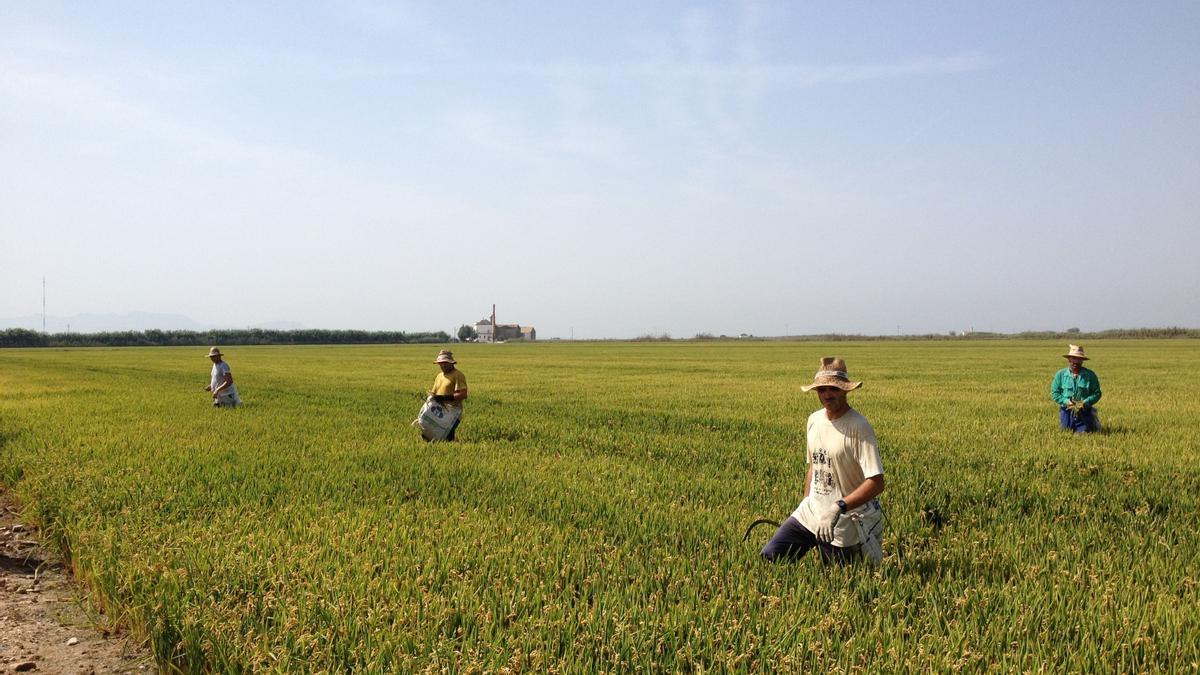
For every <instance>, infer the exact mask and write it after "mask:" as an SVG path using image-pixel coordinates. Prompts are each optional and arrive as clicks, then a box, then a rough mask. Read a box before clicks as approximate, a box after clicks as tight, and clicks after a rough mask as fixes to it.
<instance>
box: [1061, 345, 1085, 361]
mask: <svg viewBox="0 0 1200 675" xmlns="http://www.w3.org/2000/svg"><path fill="white" fill-rule="evenodd" d="M1072 356H1074V357H1076V358H1080V359H1083V360H1084V361H1087V360H1088V357H1086V356H1084V355H1083V347H1080V346H1079V345H1067V353H1066V354H1063V357H1064V358H1068V359H1069V358H1071V357H1072Z"/></svg>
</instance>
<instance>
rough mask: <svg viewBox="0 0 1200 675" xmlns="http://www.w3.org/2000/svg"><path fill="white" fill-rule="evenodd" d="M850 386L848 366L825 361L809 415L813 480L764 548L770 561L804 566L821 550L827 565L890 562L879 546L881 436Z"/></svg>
mask: <svg viewBox="0 0 1200 675" xmlns="http://www.w3.org/2000/svg"><path fill="white" fill-rule="evenodd" d="M861 386H862V382H851V381H850V376H849V375H848V374H847V372H846V362H845V361H843V360H842V359H840V358H837V357H825V358H823V359H821V369H820V370H818V371H817V374H816V376H815V377H814V378H813V382H812V384H810V385H808V386H804V387H800V389H801V391H812V390H816V392H817V400H818V401H820V403H821V409H820V410H817V411H816V412H814V413H813V414H811V415H809V416H808V452H807V455H806V459H807V463H808V473H807V475H806V476H805V479H804V499H803V500H802V501H801V502H800V505H799V506H797V507H796V510H795V511H793V512H792V515H791V516H789V517H788V519H787V520H785V521H783V524H782V525H780V526H779V529H778V530H777V531H776V532H775V536H773V537H771V541H769V542H767V545H766V546H764V547H763V549H762V556H763V557H764V558H766V559H767V560H769V561H771V562H775V561H776V560H787V561H794V560H798V559H799V558H800V557H801V556H803V555H804V554H805V553H808V551H809V549H811V548H813V547H814V546H815V547H817V549H818V550H819V551H820V553H821V562H822V563H825V564H830V563H834V562H836V563H838V564H845V563H849V562H852V561H854V560H855V559H857V558H860V557H861V556H863V555H866V557H867V558H868V559H870V560H871V561H872V562H874V563H879V562H880V561H882V559H883V549H882V547H881V546H880V535H881V534H882V529H883V525H882V520H883V511H882V509H881V508H880V506H879V500H878V499H876V497H878V496H879V494H880V493H881V492H883V460H882V459H881V458H880V456H879V445H878V443H876V441H875V430H874V429H872V428H871V424H870V422H868V421H867V418H865V417H863V416H862V414H861V413H859V412H858V411H857V410H855V409H853V408H851V407H850V404H849V403H848V402H847V400H846V395H847V393H848V392H850V391H853V390H855V389H857V388H859V387H861Z"/></svg>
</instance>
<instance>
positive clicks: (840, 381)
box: [800, 356, 862, 391]
mask: <svg viewBox="0 0 1200 675" xmlns="http://www.w3.org/2000/svg"><path fill="white" fill-rule="evenodd" d="M861 386H862V382H851V381H850V376H849V375H847V374H846V362H845V361H843V360H842V359H841V358H840V357H837V356H826V357H824V358H822V359H821V369H820V370H818V371H817V374H816V375H814V376H813V383H812V384H810V385H808V386H807V387H803V386H802V387H800V391H811V390H813V389H816V388H817V387H837V388H838V389H841V390H842V391H853V390H855V389H858V388H859V387H861Z"/></svg>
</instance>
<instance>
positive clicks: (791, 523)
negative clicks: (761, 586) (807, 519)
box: [762, 516, 862, 565]
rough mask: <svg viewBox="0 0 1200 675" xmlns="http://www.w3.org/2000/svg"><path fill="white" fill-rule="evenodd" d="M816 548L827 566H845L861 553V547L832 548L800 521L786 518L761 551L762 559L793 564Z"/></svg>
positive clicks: (831, 545) (789, 517) (832, 546)
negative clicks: (835, 564)
mask: <svg viewBox="0 0 1200 675" xmlns="http://www.w3.org/2000/svg"><path fill="white" fill-rule="evenodd" d="M814 546H815V547H816V548H817V550H818V551H820V552H821V562H822V563H824V564H826V565H829V564H832V563H837V564H839V565H845V564H847V563H851V562H854V561H855V559H857V558H858V557H859V555H860V554H861V552H862V550H861V549H862V547H861V546H845V547H843V546H834V545H833V544H826V543H825V542H823V541H820V540H818V539H817V535H815V534H813V533H812V532H809V531H808V528H807V527H804V526H803V525H801V524H800V521H798V520H796V519H795V518H793V517H791V516H788V519H787V520H785V521H783V524H782V525H780V526H779V529H778V530H776V531H775V536H773V537H771V541H768V542H767V545H766V546H764V547H763V549H762V557H763V558H766V559H767V561H769V562H775V561H777V560H779V561H782V562H795V561H797V560H799V559H800V558H803V557H804V554H805V553H808V551H809V549H811V548H813V547H814Z"/></svg>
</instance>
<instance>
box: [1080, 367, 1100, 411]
mask: <svg viewBox="0 0 1200 675" xmlns="http://www.w3.org/2000/svg"><path fill="white" fill-rule="evenodd" d="M1090 375H1091V377H1089V378H1088V379H1090V380H1091V381H1092V390H1093V391H1095V393H1094V394H1092V395H1091V396H1088V397H1087V398H1085V399H1083V404H1084V405H1089V406H1090V405H1096V402H1097V401H1099V400H1100V378H1098V377H1096V374H1095V373H1090Z"/></svg>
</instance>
